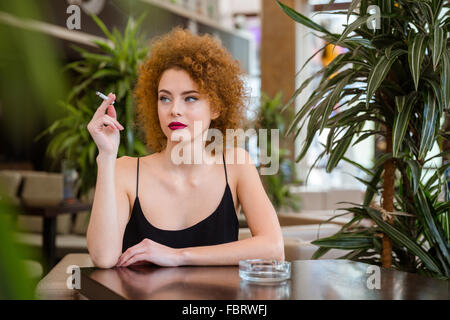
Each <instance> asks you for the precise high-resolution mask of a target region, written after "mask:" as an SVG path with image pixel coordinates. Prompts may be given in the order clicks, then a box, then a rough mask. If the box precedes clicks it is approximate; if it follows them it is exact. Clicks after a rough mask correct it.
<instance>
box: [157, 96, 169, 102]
mask: <svg viewBox="0 0 450 320" xmlns="http://www.w3.org/2000/svg"><path fill="white" fill-rule="evenodd" d="M165 99H167V100H169V98H167V97H165V96H161V97H160V98H159V100H160V101H162V102H165Z"/></svg>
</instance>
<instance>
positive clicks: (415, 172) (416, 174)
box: [405, 159, 422, 194]
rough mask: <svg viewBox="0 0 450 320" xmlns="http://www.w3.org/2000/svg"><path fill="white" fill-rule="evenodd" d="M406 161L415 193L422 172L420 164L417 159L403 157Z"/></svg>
mask: <svg viewBox="0 0 450 320" xmlns="http://www.w3.org/2000/svg"><path fill="white" fill-rule="evenodd" d="M405 161H406V163H407V164H408V166H409V168H410V169H411V173H412V178H413V192H414V194H416V192H417V190H418V188H419V184H420V176H421V174H422V170H421V169H420V166H419V164H418V162H417V161H414V160H412V159H405Z"/></svg>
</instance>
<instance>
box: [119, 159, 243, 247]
mask: <svg viewBox="0 0 450 320" xmlns="http://www.w3.org/2000/svg"><path fill="white" fill-rule="evenodd" d="M222 157H223V166H224V169H225V180H226V186H225V191H224V194H223V196H222V200H221V201H220V203H219V206H218V207H217V208H216V210H215V211H214V212H213V213H211V214H210V215H209V216H208V217H206V218H205V219H203V220H202V221H200V222H198V223H196V224H195V225H193V226H191V227H188V228H186V229H181V230H163V229H159V228H157V227H155V226H153V225H152V224H151V223H150V222H149V221H148V220H147V219H146V218H145V216H144V214H143V212H142V208H141V204H140V202H139V197H138V185H139V157H138V158H137V177H136V198H135V200H134V204H133V209H132V211H131V217H130V220H129V221H128V223H127V226H126V228H125V233H124V235H123V242H122V252H125V250H127V249H128V248H129V247H132V246H134V245H136V244H138V243H140V242H141V241H142V240H144V239H145V238H148V239H151V240H153V241H156V242H158V243H160V244H163V245H166V246H168V247H172V248H187V247H196V246H208V245H215V244H221V243H226V242H232V241H237V240H238V235H239V221H238V219H237V216H236V210H235V209H234V202H233V196H232V193H231V189H230V186H229V185H228V177H227V168H226V165H225V157H224V156H223V154H222Z"/></svg>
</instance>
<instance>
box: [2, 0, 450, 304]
mask: <svg viewBox="0 0 450 320" xmlns="http://www.w3.org/2000/svg"><path fill="white" fill-rule="evenodd" d="M420 9H423V10H420ZM428 9H429V10H428ZM449 10H450V5H449V3H448V2H447V1H431V0H423V1H405V0H398V1H397V0H394V1H375V0H366V1H362V0H361V1H357V0H354V1H351V0H337V1H329V0H280V1H276V0H273V1H272V0H246V1H241V0H133V1H125V0H64V1H62V0H45V1H30V0H21V1H2V2H1V3H0V38H1V39H2V41H0V219H1V220H0V239H1V241H2V246H1V248H0V265H1V267H0V284H1V285H0V299H27V300H28V299H41V300H48V299H50V300H53V299H55V300H65V299H68V300H74V299H78V300H79V299H116V298H120V299H244V300H246V299H270V300H284V299H291V300H292V299H293V300H296V299H392V300H396V299H448V280H449V278H450V236H449V235H450V85H449V83H450V81H449V73H450V50H449V49H450V41H449V40H450V22H449ZM380 12H381V13H380ZM386 12H387V13H386ZM385 13H386V14H387V16H384V14H385ZM177 26H181V27H182V28H185V29H188V30H190V31H191V32H192V33H194V34H199V35H202V34H210V35H212V36H214V37H215V38H216V39H218V40H219V41H220V43H221V44H222V45H223V46H224V47H225V48H226V49H227V50H228V51H229V52H230V53H231V55H232V56H233V58H235V59H236V60H237V61H238V62H239V64H240V65H241V67H242V69H243V70H244V71H245V75H244V83H245V86H246V92H247V96H246V105H245V107H246V123H247V125H246V126H247V128H259V129H261V128H262V129H276V130H278V132H279V136H278V138H279V139H278V140H279V141H277V144H276V150H275V149H273V150H272V153H274V152H275V155H276V157H277V159H276V160H277V163H279V169H278V170H277V172H276V173H274V174H270V175H263V174H260V179H261V182H262V184H263V186H264V190H265V192H266V194H267V196H268V198H269V200H270V202H271V203H272V205H273V207H274V209H275V211H276V214H277V218H278V221H279V223H280V227H281V232H282V236H283V240H284V254H285V261H286V262H289V263H290V264H289V267H290V268H291V269H290V272H291V273H290V280H288V281H287V282H284V284H283V285H277V286H272V287H268V286H261V287H256V288H255V287H253V286H252V285H248V284H247V283H245V282H243V280H242V279H241V278H240V276H239V275H240V269H239V272H238V267H235V269H229V268H226V267H223V268H222V267H216V268H212V267H210V268H209V269H205V270H199V269H198V268H196V267H186V268H185V269H180V268H179V269H177V270H172V269H171V268H168V269H164V268H160V269H158V270H154V269H151V270H150V271H148V273H138V272H137V271H136V272H135V273H133V272H134V271H130V270H122V271H120V272H116V271H113V270H98V268H96V267H95V266H94V264H93V262H92V260H91V258H90V256H89V251H88V248H87V241H86V233H87V229H88V225H89V219H90V216H91V208H92V202H93V199H94V195H95V187H96V177H97V162H96V156H97V152H98V151H97V147H96V145H95V143H94V141H93V140H92V138H91V137H90V136H89V133H88V131H87V124H88V123H89V121H90V119H91V117H92V115H93V113H94V112H95V110H96V109H97V107H98V105H99V104H100V102H101V100H100V99H99V98H98V97H97V96H96V95H95V91H97V90H99V91H101V92H103V93H105V94H107V93H108V92H113V91H114V92H115V93H116V95H117V100H116V106H117V105H119V106H122V107H121V108H117V110H118V114H117V118H118V119H119V121H120V123H121V124H123V125H124V127H125V130H123V132H122V133H121V142H120V146H119V150H118V158H119V157H121V156H129V157H139V156H145V155H149V154H151V153H152V151H151V150H149V149H148V148H147V147H146V143H145V137H144V134H143V132H142V131H140V130H139V128H137V127H136V126H134V123H135V119H134V116H135V106H136V102H135V101H133V95H132V90H133V87H134V84H135V81H136V77H137V72H138V68H139V66H140V64H141V63H142V62H143V61H144V59H145V57H146V56H147V54H148V52H149V51H150V52H151V47H149V45H148V44H149V43H150V41H151V40H152V39H153V38H154V37H157V36H160V35H163V34H166V33H168V32H170V31H171V30H172V29H173V28H174V27H177ZM259 139H260V138H259V137H258V135H256V134H254V135H249V136H248V137H246V140H245V143H244V145H243V148H245V149H246V151H248V153H249V154H250V156H251V157H252V159H253V160H254V163H255V166H256V168H257V169H258V172H261V169H262V168H264V166H266V164H265V163H263V161H261V159H262V158H261V153H260V149H259V145H260V143H259V142H260V141H259ZM269 142H270V141H269ZM133 179H134V178H133ZM250 237H252V230H251V229H250V228H249V226H248V224H247V221H246V217H245V212H243V210H241V212H240V214H239V240H243V239H247V238H250ZM327 263H330V264H329V265H328V264H327ZM344 263H345V264H344ZM371 267H377V268H378V269H373V270H381V271H380V272H381V282H380V281H378V280H379V279H377V278H376V279H375V280H374V282H373V284H374V285H375V286H376V287H377V286H379V287H381V289H380V288H378V287H377V288H376V289H379V290H376V289H375V290H373V287H372V288H371V287H370V285H369V284H370V281H371V279H370V278H369V279H368V276H369V275H371V273H370V272H369V271H368V270H372V269H370V268H371ZM74 268H75V269H77V268H78V269H77V270H78V271H77V270H76V271H73V270H74ZM80 268H81V273H80V270H79V269H80ZM205 268H206V267H205ZM239 268H240V266H239ZM180 270H185V271H180ZM77 272H78V273H77ZM146 272H147V271H146ZM205 274H209V275H210V279H215V282H214V281H213V283H211V282H209V283H206V280H205V279H204V277H205ZM308 274H309V275H311V278H309V277H308V276H306V275H308ZM319 274H321V275H323V277H322V276H320V279H321V280H320V281H319V280H317V281H313V280H312V279H315V278H313V277H314V276H318V275H319ZM80 275H81V282H82V286H81V287H82V289H79V287H77V286H76V284H77V281H78V280H79V279H75V276H80ZM376 275H377V273H376V272H375V273H374V276H376ZM68 277H69V278H68ZM70 277H72V278H70ZM68 279H70V281H72V280H73V282H71V283H72V284H73V287H72V288H70V286H69V282H68V281H69V280H68ZM227 279H228V280H227ZM327 279H328V281H327ZM127 281H128V282H127ZM203 281H204V282H205V283H203ZM186 283H189V284H190V285H191V287H190V289H189V288H188V287H189V286H187V285H186ZM286 283H287V284H286ZM95 284H101V285H103V286H104V287H107V288H108V290H106V291H102V290H101V287H102V286H101V285H97V286H96V285H95ZM106 284H107V285H106ZM144 284H145V285H144ZM298 286H305V287H308V288H310V289H309V290H297V288H298ZM399 286H400V288H403V289H400V290H398V288H399ZM74 288H76V289H79V290H74ZM102 288H103V287H102ZM150 288H151V289H150ZM218 288H219V289H218Z"/></svg>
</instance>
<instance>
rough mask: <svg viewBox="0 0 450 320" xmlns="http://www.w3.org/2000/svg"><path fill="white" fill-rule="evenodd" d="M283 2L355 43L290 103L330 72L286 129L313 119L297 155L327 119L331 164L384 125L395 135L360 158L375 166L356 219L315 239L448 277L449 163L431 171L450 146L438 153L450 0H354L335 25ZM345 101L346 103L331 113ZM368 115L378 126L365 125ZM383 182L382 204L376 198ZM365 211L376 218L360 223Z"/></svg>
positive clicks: (298, 17) (449, 58) (362, 257)
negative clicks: (373, 9) (341, 23)
mask: <svg viewBox="0 0 450 320" xmlns="http://www.w3.org/2000/svg"><path fill="white" fill-rule="evenodd" d="M331 2H333V1H331ZM277 3H278V4H279V6H280V8H281V9H282V10H283V11H284V12H285V13H286V14H287V15H288V16H289V17H291V18H292V19H294V20H295V21H296V22H298V23H301V24H303V25H305V26H306V27H308V28H310V29H312V30H314V31H317V32H319V33H320V34H319V35H318V37H320V38H321V39H323V40H325V41H326V42H328V43H331V44H334V45H339V46H341V47H344V48H346V49H348V51H347V52H345V53H343V54H340V55H338V56H337V57H336V58H335V59H334V60H333V61H332V62H331V63H330V64H329V65H328V66H327V67H325V68H323V69H321V70H319V71H318V72H316V73H315V74H314V75H312V76H311V77H309V78H308V79H307V80H306V81H305V82H304V83H303V84H302V85H301V87H300V88H298V89H297V90H296V92H295V94H294V95H293V97H292V98H291V100H290V101H289V102H288V103H287V104H286V105H285V106H284V109H283V110H285V109H286V108H288V106H289V105H290V104H292V102H293V101H294V99H295V97H297V96H298V95H299V94H300V93H301V92H302V91H303V90H304V89H305V87H306V86H307V85H308V84H309V83H310V82H311V80H312V79H314V78H315V77H321V78H320V83H319V84H318V86H317V88H315V89H314V90H313V92H312V94H311V95H310V97H309V99H308V100H307V102H306V103H305V104H304V105H303V106H301V108H300V110H299V112H298V113H297V114H296V115H295V117H294V119H293V121H292V123H291V125H290V127H289V129H288V132H287V134H290V133H291V132H292V131H293V130H297V132H298V131H299V130H300V129H301V128H302V127H303V126H304V125H306V131H307V134H306V142H305V144H304V147H303V149H302V150H301V152H300V154H299V156H298V158H297V161H298V160H300V159H301V158H303V157H304V156H305V154H306V152H307V151H308V148H309V146H310V144H311V142H312V140H313V139H314V135H315V133H316V132H322V131H323V129H324V128H329V134H328V138H327V143H326V145H325V148H324V151H323V152H322V154H321V157H322V156H323V155H325V154H327V155H328V156H329V158H328V161H327V166H326V171H327V172H331V171H332V170H333V169H334V168H335V167H336V165H337V163H338V162H339V161H340V160H344V161H349V162H351V161H350V160H348V159H346V158H345V157H344V154H345V151H346V150H347V149H348V148H349V147H350V146H351V144H352V142H353V141H354V142H353V145H354V144H356V143H358V142H360V141H362V140H364V139H366V138H368V137H369V136H372V135H381V136H383V137H384V139H385V141H386V145H387V149H386V150H385V152H384V154H382V155H381V156H380V157H379V158H377V159H375V161H374V165H373V167H372V168H364V167H362V166H361V165H360V164H357V163H353V164H354V165H356V166H358V167H359V168H360V169H361V170H363V171H364V172H366V174H367V179H366V180H364V179H360V180H361V181H362V182H364V183H365V184H366V186H367V190H366V193H365V199H364V202H363V204H361V205H357V206H355V207H352V208H349V209H346V212H345V213H343V214H341V215H344V214H349V213H351V214H353V219H352V220H351V221H350V222H349V223H348V224H346V225H345V226H343V227H342V229H341V230H340V231H339V232H338V233H337V234H336V235H334V236H332V237H329V238H325V239H319V240H316V241H315V242H313V244H317V245H319V246H320V248H319V250H318V251H317V252H316V253H315V256H314V257H315V258H318V257H320V256H321V255H323V254H324V253H325V252H327V251H328V250H329V249H331V248H340V249H346V250H349V251H350V252H349V253H348V254H347V255H345V256H344V257H343V258H347V259H352V260H356V261H364V262H369V263H372V264H381V265H382V266H383V267H391V266H394V267H395V268H398V269H400V270H405V271H409V272H420V273H424V274H427V275H430V276H435V277H441V278H446V279H448V278H449V277H450V245H449V238H450V237H449V232H450V228H449V214H450V204H449V202H446V201H445V200H444V201H443V200H442V199H441V193H442V189H443V188H442V186H443V175H444V172H445V170H446V169H447V168H448V167H449V166H450V163H446V164H444V165H442V166H440V167H438V168H435V171H434V174H433V175H432V176H431V178H426V177H425V175H424V174H423V173H424V171H426V170H427V166H428V165H429V164H430V163H431V162H430V160H432V159H436V158H437V157H442V156H444V155H445V154H446V153H448V151H444V152H441V153H440V154H438V155H437V156H430V155H429V152H430V150H431V148H432V146H433V144H434V143H435V141H436V140H437V139H441V140H447V141H448V140H449V132H446V131H445V130H442V129H441V127H440V120H441V119H442V118H443V117H444V114H448V113H449V111H450V84H449V78H450V77H449V75H450V50H449V46H450V42H449V40H450V39H449V36H448V34H449V31H450V20H449V17H448V15H445V14H444V10H445V8H448V7H449V4H448V3H447V2H445V1H440V0H433V1H432V0H421V1H411V0H398V1H397V0H395V1H394V0H393V1H376V0H353V1H352V2H351V4H350V7H349V10H348V11H347V12H342V11H338V12H332V13H333V14H345V15H346V16H347V18H348V17H350V16H353V17H355V18H356V19H355V20H354V22H352V23H348V24H347V25H345V29H344V31H343V32H342V33H341V34H335V33H332V32H330V31H329V30H327V29H325V28H324V27H322V26H320V25H319V24H317V23H315V22H314V21H312V20H311V19H309V18H307V17H305V16H304V15H302V14H300V13H298V12H296V11H295V10H293V9H292V8H289V7H287V6H286V5H284V4H282V3H281V2H279V1H278V0H277ZM370 5H376V6H378V8H379V9H380V12H381V18H380V25H379V26H377V28H371V27H370V25H369V26H368V25H367V21H368V20H369V21H370V19H371V16H370V14H369V13H367V12H368V7H369V6H370ZM356 9H359V10H356ZM319 51H320V50H319ZM311 58H312V57H311ZM311 58H310V59H311ZM310 59H309V60H308V61H310ZM308 61H307V62H306V63H308ZM334 73H336V74H335V75H334V76H333V77H330V76H331V75H332V74H334ZM345 99H347V100H345ZM344 100H345V101H344ZM338 103H341V104H339V105H338V107H337V110H338V111H339V112H338V113H337V114H335V115H333V116H330V115H331V111H332V109H333V108H334V107H335V105H336V104H338ZM302 120H303V122H302V123H301V124H300V122H301V121H302ZM367 122H371V123H373V124H374V128H373V129H369V130H363V127H364V125H365V124H366V123H367ZM298 124H300V126H299V127H297V125H298ZM396 172H397V173H398V174H397V175H396ZM380 190H381V200H382V203H381V204H380V205H379V204H376V203H374V201H373V199H374V195H375V194H377V193H379V192H380ZM364 218H365V219H371V220H372V221H373V222H374V225H373V226H372V227H363V226H361V225H360V224H359V223H360V221H361V220H362V219H364Z"/></svg>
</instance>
